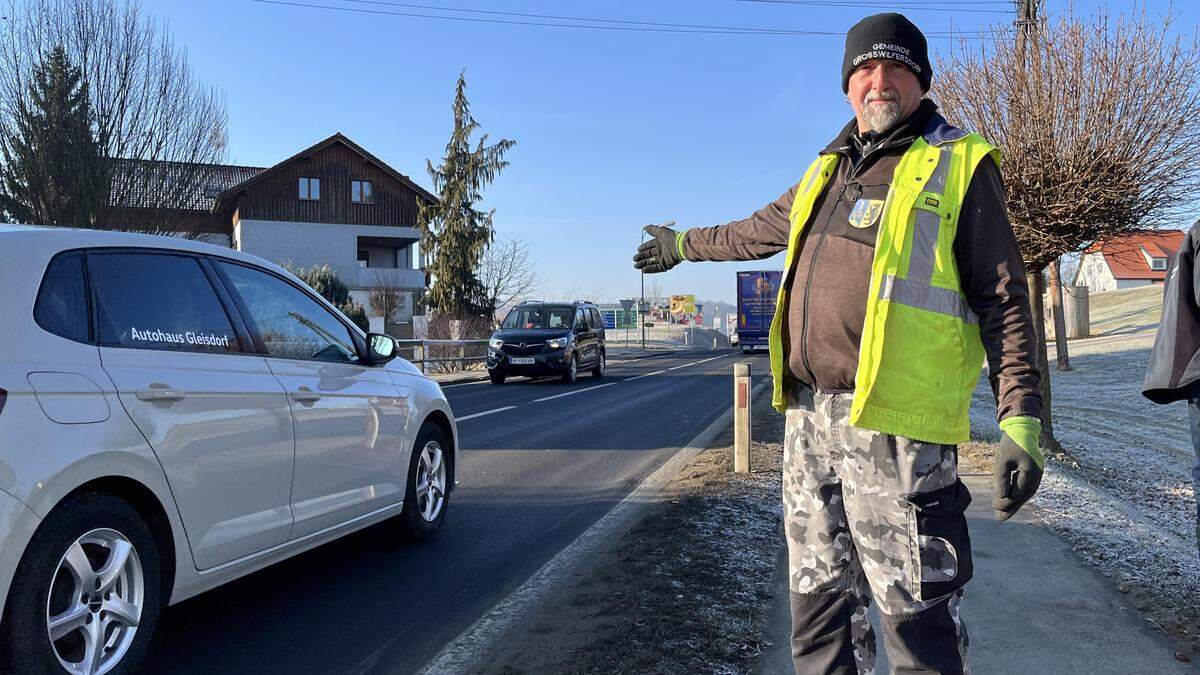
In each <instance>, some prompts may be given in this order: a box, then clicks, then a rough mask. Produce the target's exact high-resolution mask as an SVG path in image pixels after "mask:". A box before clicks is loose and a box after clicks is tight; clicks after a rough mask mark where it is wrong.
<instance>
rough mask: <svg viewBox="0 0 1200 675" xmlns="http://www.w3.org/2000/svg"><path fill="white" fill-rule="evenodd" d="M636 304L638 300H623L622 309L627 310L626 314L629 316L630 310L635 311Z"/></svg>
mask: <svg viewBox="0 0 1200 675" xmlns="http://www.w3.org/2000/svg"><path fill="white" fill-rule="evenodd" d="M635 302H637V300H622V301H621V309H623V310H625V313H626V314H628V313H629V310H631V309H633V303H635Z"/></svg>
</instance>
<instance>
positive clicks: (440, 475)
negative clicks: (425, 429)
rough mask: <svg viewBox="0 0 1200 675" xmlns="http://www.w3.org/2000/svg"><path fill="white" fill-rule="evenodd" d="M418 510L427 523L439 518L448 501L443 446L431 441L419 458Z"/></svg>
mask: <svg viewBox="0 0 1200 675" xmlns="http://www.w3.org/2000/svg"><path fill="white" fill-rule="evenodd" d="M415 489H416V495H417V510H418V511H420V512H421V518H423V519H424V520H425V522H427V523H432V522H434V521H435V520H437V518H438V515H440V514H441V512H442V506H443V505H444V504H445V503H446V461H445V453H444V452H443V451H442V446H441V445H440V444H439V443H438V442H437V441H429V442H428V443H426V444H425V447H423V448H421V456H420V458H419V459H418V460H417V485H416V488H415Z"/></svg>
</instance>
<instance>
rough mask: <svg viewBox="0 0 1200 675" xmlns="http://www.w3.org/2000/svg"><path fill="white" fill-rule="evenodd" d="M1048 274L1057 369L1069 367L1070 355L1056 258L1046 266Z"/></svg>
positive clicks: (1059, 269)
mask: <svg viewBox="0 0 1200 675" xmlns="http://www.w3.org/2000/svg"><path fill="white" fill-rule="evenodd" d="M1047 269H1048V271H1049V273H1050V274H1049V276H1050V279H1049V281H1050V313H1051V314H1052V315H1053V316H1054V355H1055V357H1056V358H1057V359H1058V369H1059V370H1060V371H1067V370H1070V369H1071V357H1070V356H1069V355H1068V354H1067V317H1066V315H1065V314H1064V313H1063V297H1062V267H1061V263H1060V261H1058V260H1055V261H1054V262H1053V263H1050V267H1049V268H1047Z"/></svg>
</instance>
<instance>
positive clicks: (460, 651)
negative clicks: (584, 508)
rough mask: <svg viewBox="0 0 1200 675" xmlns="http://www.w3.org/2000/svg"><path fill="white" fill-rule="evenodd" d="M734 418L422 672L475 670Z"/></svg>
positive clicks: (722, 417) (713, 427)
mask: <svg viewBox="0 0 1200 675" xmlns="http://www.w3.org/2000/svg"><path fill="white" fill-rule="evenodd" d="M768 382H769V380H763V381H760V382H759V383H758V384H757V385H755V386H754V388H753V389H751V392H750V398H751V400H753V399H754V398H755V397H757V396H758V394H759V393H760V391H761V390H762V389H763V388H764V387H765V386H766V385H767V383H768ZM732 423H733V409H732V408H730V409H727V410H725V411H724V412H722V413H720V414H719V415H718V416H717V418H716V419H715V420H713V421H712V422H711V423H709V425H708V426H707V427H705V428H704V430H703V431H701V432H700V433H699V434H697V435H696V436H695V437H694V438H693V439H692V440H691V441H690V442H689V443H688V444H687V445H686V446H684V447H682V448H680V449H679V450H678V451H676V452H675V454H674V455H672V456H671V457H670V458H669V459H668V460H667V461H665V462H663V463H662V465H660V466H659V467H658V469H656V470H655V471H654V473H652V474H650V475H649V476H647V477H646V479H645V480H643V481H642V482H641V483H640V484H638V486H637V487H636V488H634V489H633V491H632V492H630V493H629V494H628V495H626V496H625V498H624V499H622V500H621V501H620V503H618V504H617V505H616V506H614V507H613V509H612V510H611V511H609V512H608V513H607V514H606V515H605V516H604V517H602V518H601V519H600V520H598V521H596V522H595V523H594V524H593V525H592V526H591V527H589V528H588V529H587V530H585V531H584V532H583V533H582V534H580V535H579V536H578V537H576V539H575V541H573V542H571V543H570V544H569V545H568V546H567V547H566V548H564V549H562V550H561V551H559V552H558V553H557V554H555V555H554V557H553V558H551V559H550V560H549V561H548V562H546V563H545V564H544V565H542V566H541V567H540V568H539V569H538V570H537V571H536V572H534V573H533V575H532V576H530V577H529V579H527V580H526V581H525V583H523V584H521V586H520V587H519V588H517V590H515V591H513V592H512V593H510V594H509V595H508V596H507V597H505V598H504V599H503V600H501V601H500V602H498V603H497V604H496V605H495V606H494V607H492V609H490V610H489V611H488V612H487V613H486V614H484V615H483V616H482V617H480V618H479V619H478V620H477V621H475V623H473V624H471V625H470V626H469V627H468V628H467V629H466V630H464V631H463V632H462V633H460V634H459V635H458V637H456V638H454V639H453V640H451V641H450V643H449V644H447V645H446V646H445V647H443V648H442V650H441V651H440V652H438V654H437V655H436V656H434V657H433V659H432V660H431V661H430V662H429V663H428V664H427V665H425V667H423V668H421V670H420V671H418V672H419V673H421V675H426V674H429V675H435V674H437V675H440V674H441V673H464V672H479V671H480V670H481V668H480V664H481V662H482V661H483V660H484V659H485V658H486V657H487V655H488V654H489V653H490V652H491V647H492V645H494V644H495V643H496V642H498V641H499V640H501V639H503V638H504V636H505V634H506V633H507V632H508V631H509V630H510V629H511V628H512V627H513V626H514V625H515V624H516V623H517V622H519V621H520V620H521V619H522V618H523V617H524V616H525V615H526V614H527V613H528V612H529V610H530V609H532V608H533V607H534V606H535V605H537V603H539V602H541V601H542V600H543V599H544V598H545V597H546V596H547V595H548V594H549V593H550V592H551V591H552V590H553V589H554V588H555V587H557V586H559V585H560V584H561V583H563V582H564V581H566V579H567V578H568V577H569V575H570V573H571V572H572V570H574V569H575V568H576V567H577V566H578V565H579V564H580V563H582V562H584V561H586V560H588V559H589V558H590V557H592V556H593V555H594V554H595V553H596V552H597V551H599V550H601V549H602V547H604V546H607V545H609V544H610V543H611V542H612V541H613V540H614V539H615V538H616V537H617V536H619V535H620V534H621V533H622V532H624V531H625V530H627V529H628V528H629V527H631V526H632V525H633V524H635V523H636V522H637V521H638V520H639V518H640V516H641V515H642V514H643V513H644V512H645V511H647V510H648V509H650V508H651V507H652V506H653V505H654V503H655V497H656V496H658V494H659V493H661V491H662V490H663V489H664V488H665V487H666V486H667V485H668V484H669V483H670V482H671V480H673V479H674V478H675V477H676V476H678V475H679V473H680V472H681V471H682V470H683V469H684V467H686V466H687V465H688V463H689V462H691V461H692V459H693V458H695V457H696V455H699V454H700V453H701V452H703V451H704V450H707V449H708V446H709V444H710V443H712V441H713V439H715V438H716V437H717V436H719V435H720V434H721V432H723V431H725V429H726V428H727V427H729V425H730V424H732Z"/></svg>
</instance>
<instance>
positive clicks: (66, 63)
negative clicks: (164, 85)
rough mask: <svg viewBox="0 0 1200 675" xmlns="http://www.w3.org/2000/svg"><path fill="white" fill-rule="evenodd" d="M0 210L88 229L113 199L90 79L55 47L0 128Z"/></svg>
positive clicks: (21, 219)
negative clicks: (94, 117)
mask: <svg viewBox="0 0 1200 675" xmlns="http://www.w3.org/2000/svg"><path fill="white" fill-rule="evenodd" d="M0 162H2V164H0V214H3V215H5V216H6V217H7V218H8V219H9V220H11V221H14V222H21V223H34V224H37V225H58V226H65V227H89V226H91V225H93V224H94V221H95V216H96V214H97V212H98V211H99V210H100V209H102V208H103V207H104V206H105V205H106V203H107V199H108V187H107V186H108V181H107V179H106V177H105V171H104V164H103V161H102V159H101V157H100V151H99V148H98V146H97V144H96V140H95V137H94V135H93V131H92V116H91V108H90V104H89V102H88V89H87V83H86V82H85V81H83V78H82V75H81V73H80V69H79V68H77V67H75V66H74V65H72V64H71V62H70V60H69V59H68V57H67V53H66V51H65V50H64V49H63V48H62V47H56V48H55V49H54V50H53V51H51V52H50V55H49V57H48V58H47V59H46V60H45V61H44V62H42V63H41V64H39V65H38V67H37V69H36V70H35V71H34V76H33V79H32V81H31V82H30V85H29V91H28V96H26V97H23V98H21V99H19V100H18V101H17V103H16V110H15V111H14V114H13V115H12V117H11V119H10V123H9V124H6V125H5V126H4V127H3V128H2V129H0Z"/></svg>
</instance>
